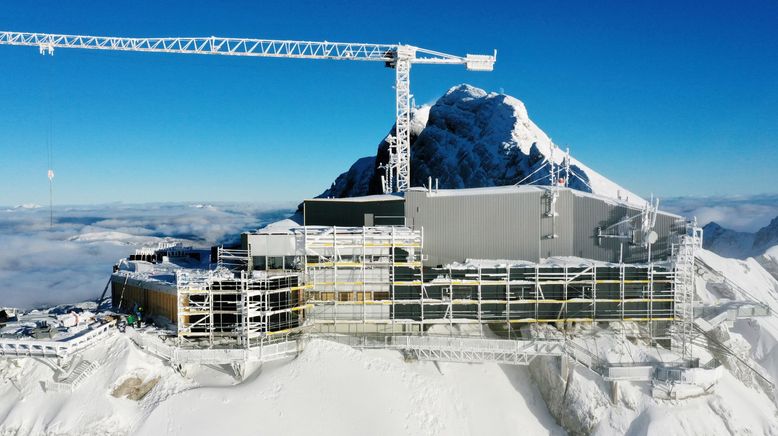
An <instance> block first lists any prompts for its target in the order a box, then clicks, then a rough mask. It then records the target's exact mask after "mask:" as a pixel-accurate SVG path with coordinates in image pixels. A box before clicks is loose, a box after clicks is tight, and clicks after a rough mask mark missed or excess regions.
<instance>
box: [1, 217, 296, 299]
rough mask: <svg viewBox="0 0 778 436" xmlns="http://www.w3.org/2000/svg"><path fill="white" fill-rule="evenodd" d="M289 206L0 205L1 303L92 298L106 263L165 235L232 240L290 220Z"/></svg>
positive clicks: (199, 242)
mask: <svg viewBox="0 0 778 436" xmlns="http://www.w3.org/2000/svg"><path fill="white" fill-rule="evenodd" d="M293 207H294V206H293V205H291V204H288V205H286V204H285V205H253V204H214V205H199V204H198V205H192V204H147V205H121V204H119V205H106V206H89V207H86V206H83V207H68V208H56V209H55V210H54V226H49V211H48V209H45V208H9V209H0V248H1V249H0V307H2V306H8V307H22V308H31V307H39V306H46V305H53V304H60V303H73V302H78V301H84V300H88V299H96V298H97V297H99V295H100V293H101V292H102V290H103V287H104V286H105V284H106V282H107V281H108V277H109V275H110V272H111V267H112V265H113V264H114V263H116V261H117V260H119V259H120V258H123V257H126V256H127V255H128V254H130V253H131V252H133V251H134V250H135V248H137V247H139V246H142V245H144V244H149V243H156V242H158V241H160V240H162V239H165V238H172V239H176V240H183V241H186V242H189V243H190V244H193V245H196V246H204V247H208V246H211V245H214V244H222V243H226V244H230V243H234V242H236V241H237V240H238V237H239V235H240V232H242V231H246V230H251V229H255V228H258V227H261V226H262V225H264V224H266V223H268V222H272V221H276V220H278V219H281V218H285V217H287V216H288V215H289V214H291V212H292V209H293Z"/></svg>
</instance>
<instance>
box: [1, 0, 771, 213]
mask: <svg viewBox="0 0 778 436" xmlns="http://www.w3.org/2000/svg"><path fill="white" fill-rule="evenodd" d="M287 3H288V4H287ZM775 28H778V3H776V2H773V1H763V2H748V1H746V2H715V1H713V2H688V3H686V2H662V3H658V2H618V1H614V2H558V1H549V2H488V1H481V2H473V3H464V2H461V3H454V2H450V1H449V2H435V1H426V2H418V1H416V2H407V3H405V2H399V1H394V2H361V3H357V2H353V3H349V2H310V3H295V4H292V2H273V3H269V2H268V4H264V2H229V1H221V2H216V1H212V2H199V1H195V2H191V1H190V2H151V1H139V0H133V1H112V2H84V1H69V2H55V1H37V2H11V1H8V2H2V3H0V29H2V30H15V31H38V32H52V33H73V34H97V35H117V36H210V35H219V36H236V37H241V36H242V37H260V38H279V39H282V38H286V39H309V40H329V41H338V40H340V41H357V42H380V43H393V42H402V43H408V44H413V45H417V46H421V47H425V48H430V49H434V50H440V51H446V52H450V53H456V54H464V53H467V52H470V53H481V52H483V53H490V52H491V50H492V49H495V48H496V49H497V50H498V62H497V64H496V67H495V71H494V72H492V73H475V72H467V71H465V70H464V68H460V67H451V66H444V67H441V66H418V67H414V69H413V71H412V91H413V93H414V95H415V98H416V101H417V102H418V103H425V102H431V101H434V100H435V99H436V98H437V97H439V96H440V95H442V94H443V93H444V92H445V91H446V90H447V89H448V88H450V87H451V86H453V85H456V84H458V83H463V82H467V83H471V84H473V85H475V86H479V87H482V88H485V89H488V90H492V91H500V90H503V91H504V92H506V93H508V94H511V95H513V96H515V97H517V98H519V99H521V100H522V101H524V102H525V104H526V105H527V108H528V111H529V113H530V117H532V119H533V120H534V121H535V122H536V123H537V124H538V125H539V126H540V127H541V128H542V129H543V130H544V131H546V132H547V133H548V134H549V135H550V136H551V137H552V138H553V139H554V141H555V142H556V143H558V144H560V145H563V146H564V145H567V146H570V147H571V149H572V152H573V154H574V155H575V156H577V157H578V158H579V159H581V160H582V161H583V162H585V163H587V164H588V165H589V166H591V167H593V168H595V169H597V170H599V171H600V172H601V173H603V174H605V175H606V176H608V177H610V178H612V179H613V180H615V181H616V182H618V183H620V184H622V185H623V186H625V187H627V188H629V189H632V190H634V191H636V192H638V193H641V194H644V195H647V194H649V193H650V192H654V193H656V194H658V195H660V196H678V195H738V194H756V193H774V192H778V188H776V186H778V172H776V171H775V164H776V162H778V151H776V150H777V149H778V147H776V146H777V145H778V54H777V53H778V32H776V30H775ZM0 72H1V73H0V102H2V110H0V204H5V205H13V204H19V203H40V204H45V203H47V201H48V181H47V179H46V169H47V159H46V138H47V134H48V133H47V132H48V126H49V120H50V118H51V119H52V120H53V124H54V129H53V138H54V168H55V171H56V173H57V177H56V179H55V196H56V201H57V202H59V203H70V204H75V203H80V204H83V203H95V202H112V201H123V202H144V201H215V200H223V201H284V200H289V199H290V198H291V199H293V200H297V199H301V198H304V197H309V196H313V195H316V194H318V193H320V192H321V191H322V190H323V189H324V188H326V187H327V186H328V185H329V183H330V182H331V181H332V180H333V179H334V177H335V176H336V175H337V174H339V173H340V172H341V171H343V170H345V169H346V168H348V166H349V165H350V164H351V163H352V162H353V161H354V160H355V159H357V158H359V157H362V156H366V155H370V154H373V153H374V152H375V148H376V146H377V144H378V142H379V141H380V139H381V138H382V137H383V136H384V135H385V134H386V132H387V131H388V129H389V128H390V127H391V125H392V123H393V109H394V106H393V105H394V94H393V92H394V91H393V88H392V85H393V72H392V70H389V69H386V68H383V67H382V66H381V65H379V64H373V63H358V62H333V61H302V60H286V59H242V58H228V57H221V56H219V57H216V56H214V57H211V56H185V55H170V54H147V53H118V52H91V51H83V50H80V51H79V50H59V51H57V52H56V54H55V56H53V57H44V56H41V55H39V54H38V51H37V50H36V49H34V48H23V47H7V46H1V47H0ZM49 93H51V98H49V97H48V95H49ZM49 101H51V103H49ZM49 112H51V114H52V115H51V117H50V116H49Z"/></svg>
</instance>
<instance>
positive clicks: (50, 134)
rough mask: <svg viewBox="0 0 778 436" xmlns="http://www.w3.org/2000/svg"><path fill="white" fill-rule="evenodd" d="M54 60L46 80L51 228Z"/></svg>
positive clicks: (47, 157)
mask: <svg viewBox="0 0 778 436" xmlns="http://www.w3.org/2000/svg"><path fill="white" fill-rule="evenodd" d="M53 70H54V64H53V59H51V60H50V63H49V69H48V77H47V80H46V82H47V83H46V89H47V98H48V101H47V103H46V104H47V106H48V108H47V109H48V111H47V112H48V118H49V125H48V130H47V135H46V160H47V164H48V165H47V166H48V172H47V174H46V175H47V177H48V178H49V227H54V102H53V100H54V98H53V97H52V93H53V91H52V88H53V85H52V81H53V76H54V72H53Z"/></svg>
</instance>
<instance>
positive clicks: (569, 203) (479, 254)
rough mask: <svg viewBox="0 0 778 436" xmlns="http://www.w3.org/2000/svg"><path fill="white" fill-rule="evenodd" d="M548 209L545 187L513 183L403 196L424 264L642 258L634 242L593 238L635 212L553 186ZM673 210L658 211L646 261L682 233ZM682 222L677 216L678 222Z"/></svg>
mask: <svg viewBox="0 0 778 436" xmlns="http://www.w3.org/2000/svg"><path fill="white" fill-rule="evenodd" d="M557 192H558V196H557V198H556V201H555V204H554V211H555V212H556V214H551V213H550V212H551V207H550V204H549V202H550V199H551V196H550V195H549V192H548V191H547V190H545V189H540V188H537V189H534V188H521V189H519V188H517V189H516V190H511V189H498V190H494V191H489V190H472V191H469V192H468V190H464V191H460V192H456V193H454V194H453V195H447V194H446V193H445V192H444V193H442V194H438V193H435V192H432V193H430V192H427V191H423V190H410V191H408V192H407V193H406V196H405V199H406V202H405V215H406V223H407V225H408V226H411V227H413V228H416V229H419V228H423V229H424V254H425V255H426V256H427V261H426V262H425V264H426V265H430V266H434V265H442V264H446V263H451V262H463V261H464V260H466V259H468V258H469V259H509V260H528V261H533V262H537V261H539V260H540V259H541V258H546V257H552V256H577V257H583V258H588V259H595V260H602V261H608V262H617V261H619V258H620V256H623V260H624V261H625V262H645V261H646V260H647V256H648V252H647V250H646V249H645V248H644V247H642V246H641V245H634V244H632V243H631V241H630V240H626V239H618V238H599V237H598V228H601V229H603V230H605V229H607V228H608V227H609V226H611V225H613V224H615V223H618V222H619V221H621V220H623V219H625V218H627V217H633V216H636V215H639V214H640V213H641V209H639V208H637V207H634V206H627V205H624V204H621V203H618V202H616V201H613V200H608V199H604V198H597V197H595V196H591V195H585V194H580V193H576V192H574V191H572V190H570V189H559V190H557ZM679 220H680V218H679V217H677V216H674V215H669V214H663V213H661V212H660V213H659V214H658V215H657V220H656V226H655V228H654V231H656V232H657V234H658V235H659V239H658V241H657V243H656V244H654V245H653V246H652V253H651V254H652V256H651V257H652V259H662V258H666V257H668V256H669V254H670V253H669V252H670V238H671V234H672V233H674V232H675V233H677V232H680V231H682V227H679V226H680V225H681V224H682V222H679ZM681 221H682V220H681Z"/></svg>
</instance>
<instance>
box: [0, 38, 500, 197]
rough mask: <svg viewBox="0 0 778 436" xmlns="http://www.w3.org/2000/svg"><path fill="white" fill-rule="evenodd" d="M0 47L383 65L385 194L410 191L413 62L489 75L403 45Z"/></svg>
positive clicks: (105, 41)
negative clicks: (391, 96)
mask: <svg viewBox="0 0 778 436" xmlns="http://www.w3.org/2000/svg"><path fill="white" fill-rule="evenodd" d="M0 45H20V46H31V47H38V49H39V50H40V53H41V54H49V55H53V54H54V50H55V49H59V48H82V49H92V50H118V51H137V52H157V53H185V54H203V55H223V56H255V57H274V58H298V59H333V60H350V61H374V62H383V63H384V64H385V65H386V66H387V67H390V68H394V70H395V98H396V105H395V115H396V118H397V120H396V125H395V135H394V136H393V137H390V138H389V162H388V164H387V165H386V166H385V167H384V170H385V172H386V173H385V175H384V177H383V189H384V192H385V193H391V192H395V191H397V192H404V191H406V190H407V189H408V188H409V187H410V182H411V171H410V160H411V159H410V157H411V156H410V148H411V131H410V123H411V120H410V118H411V92H410V86H411V78H410V71H411V65H413V64H436V65H464V66H465V67H466V68H467V70H468V71H492V70H493V68H494V62H495V60H496V58H497V51H496V50H495V51H494V53H493V54H491V55H474V54H467V55H464V56H457V55H452V54H447V53H441V52H437V51H433V50H428V49H425V48H420V47H415V46H412V45H405V44H366V43H348V42H328V41H291V40H272V39H252V38H222V37H216V36H209V37H172V38H125V37H113V36H84V35H57V34H49V33H26V32H6V31H0Z"/></svg>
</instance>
